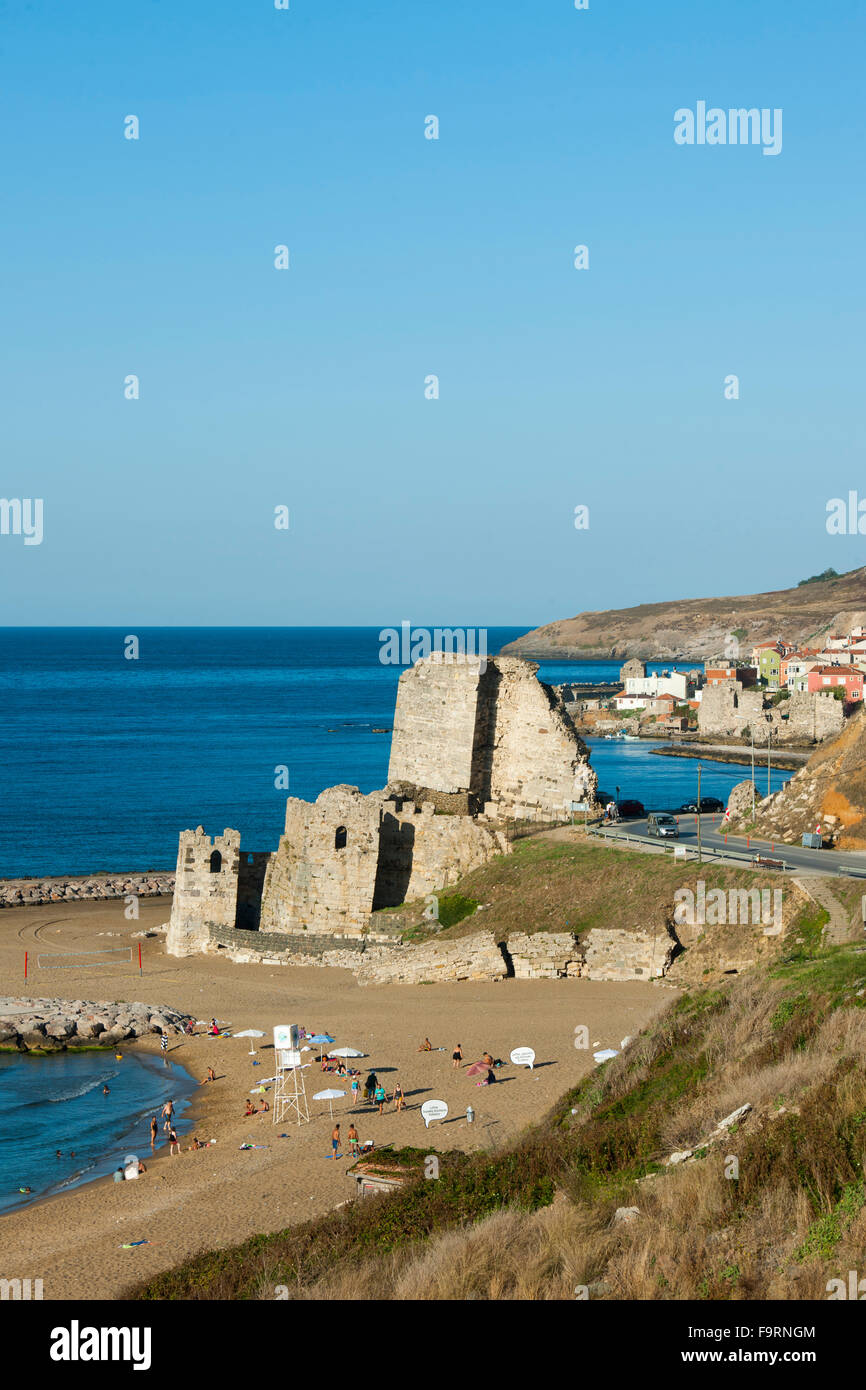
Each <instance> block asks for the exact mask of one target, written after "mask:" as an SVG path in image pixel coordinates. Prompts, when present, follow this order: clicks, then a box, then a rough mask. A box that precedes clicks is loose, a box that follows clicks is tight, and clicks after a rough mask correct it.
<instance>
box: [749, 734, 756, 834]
mask: <svg viewBox="0 0 866 1390" xmlns="http://www.w3.org/2000/svg"><path fill="white" fill-rule="evenodd" d="M749 733H750V734H751V737H752V821H753V822H754V819H755V731H754V729H749Z"/></svg>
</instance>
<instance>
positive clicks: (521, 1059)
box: [511, 1047, 535, 1071]
mask: <svg viewBox="0 0 866 1390" xmlns="http://www.w3.org/2000/svg"><path fill="white" fill-rule="evenodd" d="M511 1060H512V1062H513V1063H514V1065H515V1066H516V1067H529V1070H530V1071H532V1067H533V1064H534V1062H535V1053H534V1052H533V1050H532V1048H531V1047H515V1049H514V1051H513V1052H512V1054H511Z"/></svg>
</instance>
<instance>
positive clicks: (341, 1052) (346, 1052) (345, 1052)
mask: <svg viewBox="0 0 866 1390" xmlns="http://www.w3.org/2000/svg"><path fill="white" fill-rule="evenodd" d="M366 1055H367V1054H366V1052H359V1051H358V1049H357V1047H337V1048H335V1049H334V1051H333V1052H329V1053H328V1056H329V1057H366Z"/></svg>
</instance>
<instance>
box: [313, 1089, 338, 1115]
mask: <svg viewBox="0 0 866 1390" xmlns="http://www.w3.org/2000/svg"><path fill="white" fill-rule="evenodd" d="M345 1094H346V1092H345V1091H333V1090H332V1091H317V1092H316V1094H315V1095H314V1096H313V1100H326V1101H327V1102H328V1113H329V1115H330V1116H331V1119H332V1120H333V1118H334V1106H333V1102H334V1101H335V1100H340V1098H341V1097H342V1096H344V1095H345Z"/></svg>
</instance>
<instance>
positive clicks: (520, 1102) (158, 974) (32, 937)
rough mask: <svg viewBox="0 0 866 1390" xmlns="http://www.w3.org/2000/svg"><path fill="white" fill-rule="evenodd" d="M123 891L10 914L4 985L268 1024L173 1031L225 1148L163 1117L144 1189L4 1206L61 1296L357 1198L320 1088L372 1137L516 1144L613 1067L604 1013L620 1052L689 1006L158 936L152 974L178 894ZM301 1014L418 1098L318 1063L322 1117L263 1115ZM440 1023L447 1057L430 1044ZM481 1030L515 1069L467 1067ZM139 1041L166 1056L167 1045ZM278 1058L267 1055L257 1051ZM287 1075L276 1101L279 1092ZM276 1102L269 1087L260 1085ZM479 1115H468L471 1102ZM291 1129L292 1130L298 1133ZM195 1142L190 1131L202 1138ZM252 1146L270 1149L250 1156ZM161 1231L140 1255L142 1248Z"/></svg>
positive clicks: (637, 992)
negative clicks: (288, 1032)
mask: <svg viewBox="0 0 866 1390" xmlns="http://www.w3.org/2000/svg"><path fill="white" fill-rule="evenodd" d="M123 907H124V905H123V901H122V900H118V901H115V902H97V903H72V904H52V905H50V906H45V907H40V908H20V909H8V910H5V911H3V912H2V914H0V980H2V982H3V984H2V989H3V991H4V992H14V993H16V994H18V993H21V994H28V995H31V996H33V997H48V996H52V997H61V998H68V999H75V998H86V999H93V1000H102V999H105V1000H141V1001H144V1002H146V1003H153V1004H167V1005H171V1006H173V1007H175V1008H177V1009H180V1010H184V1011H186V1012H188V1013H191V1014H193V1015H194V1016H195V1017H197V1018H199V1019H205V1018H210V1017H211V1015H216V1017H217V1018H218V1019H220V1020H221V1021H223V1020H224V1021H225V1022H227V1023H230V1024H231V1025H232V1027H233V1028H234V1029H235V1030H238V1031H240V1030H243V1029H247V1028H260V1029H262V1030H264V1032H265V1035H266V1036H265V1037H264V1038H262V1039H259V1040H256V1042H255V1043H254V1044H253V1045H254V1046H255V1047H256V1048H257V1050H258V1053H257V1056H256V1057H255V1058H253V1057H251V1056H250V1055H249V1050H250V1046H251V1044H250V1041H249V1040H248V1039H241V1038H237V1039H235V1038H209V1037H207V1036H197V1037H195V1038H185V1039H180V1038H176V1039H172V1040H171V1043H170V1048H169V1056H170V1057H171V1060H172V1061H174V1062H177V1063H178V1064H179V1065H181V1066H183V1067H185V1068H186V1070H187V1071H189V1072H190V1074H191V1075H193V1076H194V1077H196V1078H197V1079H198V1080H201V1081H204V1078H205V1077H206V1075H207V1068H208V1067H209V1066H212V1067H213V1068H214V1070H215V1072H216V1075H217V1081H216V1082H215V1083H207V1084H204V1085H202V1086H201V1087H200V1089H199V1091H198V1092H197V1093H196V1096H195V1099H194V1104H193V1109H192V1110H191V1111H190V1112H188V1114H189V1115H191V1116H192V1117H193V1119H194V1127H193V1130H192V1133H193V1134H196V1135H197V1136H198V1137H199V1138H200V1139H202V1140H209V1139H216V1141H217V1143H216V1144H215V1145H212V1146H210V1147H209V1148H207V1149H206V1150H202V1151H198V1152H191V1153H190V1152H186V1151H184V1152H182V1153H181V1155H180V1156H179V1157H170V1156H169V1155H168V1152H167V1150H166V1149H163V1148H161V1147H158V1149H157V1152H156V1155H155V1156H152V1155H151V1153H150V1141H149V1135H148V1132H147V1126H146V1125H143V1126H142V1134H141V1139H140V1141H139V1144H138V1152H139V1154H140V1155H141V1156H142V1157H143V1158H144V1161H145V1163H146V1164H147V1168H148V1171H147V1173H146V1174H145V1175H144V1176H143V1177H142V1178H141V1179H140V1180H139V1181H138V1182H136V1183H130V1182H126V1183H122V1184H115V1183H113V1182H112V1181H111V1180H110V1179H100V1180H98V1181H97V1182H94V1183H89V1184H87V1185H85V1186H83V1187H81V1188H78V1189H76V1190H74V1191H71V1192H69V1193H66V1194H64V1195H62V1196H58V1197H52V1198H50V1199H47V1200H44V1201H41V1202H37V1203H35V1204H33V1205H32V1206H31V1207H29V1208H27V1209H25V1210H22V1211H16V1212H13V1213H10V1214H7V1215H5V1216H2V1217H0V1247H2V1251H3V1268H2V1270H0V1275H2V1276H3V1277H5V1278H13V1277H20V1278H28V1277H29V1278H41V1279H42V1280H43V1283H44V1296H45V1298H46V1299H63V1298H98V1299H107V1298H111V1297H113V1296H114V1295H116V1294H117V1293H118V1292H119V1290H121V1289H122V1288H123V1287H124V1286H128V1285H129V1284H131V1283H133V1282H136V1281H137V1280H139V1279H142V1278H144V1277H147V1276H149V1275H153V1274H155V1273H157V1272H158V1271H160V1270H163V1269H166V1268H168V1267H170V1266H172V1265H175V1264H177V1263H178V1262H180V1261H181V1260H183V1259H185V1258H187V1257H188V1256H190V1255H193V1254H195V1253H197V1252H199V1251H201V1250H206V1249H213V1248H215V1247H222V1246H227V1245H231V1244H234V1243H237V1242H239V1241H242V1240H244V1239H246V1238H247V1237H248V1236H251V1235H253V1234H255V1233H256V1232H270V1231H276V1230H280V1229H282V1228H283V1227H285V1226H287V1225H290V1224H292V1223H293V1222H298V1221H303V1220H306V1219H308V1218H309V1217H311V1216H316V1215H319V1214H321V1213H322V1212H325V1211H328V1210H330V1209H332V1208H334V1207H336V1206H338V1205H339V1204H340V1203H342V1202H345V1201H346V1200H349V1199H351V1198H352V1197H353V1194H354V1190H355V1185H354V1183H353V1182H352V1181H351V1180H350V1179H348V1178H347V1177H346V1169H347V1167H348V1166H349V1163H350V1162H351V1160H350V1158H349V1156H348V1153H347V1152H346V1153H345V1156H344V1157H343V1158H342V1159H341V1160H339V1161H337V1162H334V1160H333V1159H332V1157H331V1153H330V1135H331V1128H332V1122H331V1121H330V1119H329V1116H328V1104H327V1102H322V1101H314V1100H313V1099H312V1095H313V1093H314V1092H315V1091H318V1090H322V1089H324V1088H326V1087H335V1088H337V1089H344V1090H346V1092H347V1095H346V1097H345V1099H343V1100H340V1101H335V1102H334V1119H335V1120H339V1121H340V1123H341V1125H342V1132H343V1134H344V1135H345V1133H346V1131H347V1129H348V1127H349V1124H350V1123H351V1122H352V1120H353V1119H354V1121H355V1124H356V1126H357V1129H358V1132H359V1135H360V1138H361V1139H362V1140H364V1139H367V1138H373V1139H374V1140H375V1142H376V1144H377V1145H381V1144H387V1143H394V1144H396V1145H398V1146H400V1145H406V1144H412V1145H417V1146H422V1145H426V1144H429V1145H430V1147H431V1149H432V1148H436V1149H439V1150H447V1149H451V1148H458V1149H464V1150H469V1149H477V1148H482V1147H494V1146H496V1145H499V1144H502V1143H503V1142H508V1141H509V1140H510V1139H512V1138H514V1137H515V1136H516V1135H518V1134H519V1133H520V1131H521V1129H523V1128H524V1127H525V1126H526V1125H528V1124H530V1123H532V1122H533V1121H534V1120H536V1119H538V1118H540V1116H541V1115H543V1114H544V1113H545V1111H546V1110H547V1109H548V1108H549V1107H550V1106H551V1105H552V1104H553V1102H554V1101H555V1100H556V1099H557V1098H558V1097H559V1096H561V1095H562V1094H563V1092H565V1091H566V1090H567V1089H568V1088H569V1087H570V1086H571V1085H573V1084H574V1083H575V1082H576V1081H578V1080H579V1079H580V1077H581V1076H583V1075H585V1073H586V1072H587V1071H588V1070H589V1069H591V1068H592V1066H593V1065H594V1063H593V1059H592V1051H591V1050H590V1051H589V1052H587V1051H579V1050H577V1049H576V1048H575V1047H574V1045H573V1039H574V1031H575V1029H576V1028H577V1027H578V1026H579V1025H581V1024H585V1025H586V1026H587V1027H588V1028H589V1031H590V1039H591V1042H592V1044H593V1047H596V1048H600V1047H609V1046H613V1047H618V1046H619V1043H620V1040H621V1039H622V1038H623V1037H625V1036H626V1035H627V1034H635V1033H637V1032H638V1030H639V1029H640V1028H641V1027H642V1026H643V1025H644V1024H645V1023H646V1022H647V1020H648V1019H649V1018H650V1017H651V1016H652V1015H653V1014H655V1013H657V1012H659V1011H660V1010H661V1009H662V1008H664V1007H665V1006H666V1005H667V1004H668V1003H669V1002H670V1000H671V997H672V990H671V989H670V988H669V987H659V986H656V985H652V984H649V983H647V984H644V983H639V982H634V983H631V982H630V983H625V984H607V983H604V984H602V983H596V982H593V981H589V980H520V981H517V980H506V981H502V982H500V983H496V984H490V983H480V984H474V983H464V984H454V985H430V986H423V985H422V986H375V987H366V988H360V987H359V986H358V985H356V983H355V980H354V977H353V976H352V975H351V974H350V973H349V972H348V971H343V970H330V969H321V968H310V969H296V968H287V967H276V966H267V965H261V966H260V965H235V964H233V963H232V962H230V961H228V960H226V959H221V958H220V957H219V956H195V957H191V958H189V959H183V960H176V959H174V958H172V957H170V956H167V955H166V954H165V951H164V938H163V937H162V936H156V937H147V938H145V939H144V940H143V941H142V955H143V962H144V974H143V977H142V978H141V979H140V978H139V975H138V969H137V946H138V940H139V938H138V937H136V936H134V933H137V932H141V931H143V930H145V931H146V930H148V929H151V928H153V927H154V926H156V925H158V924H161V923H163V922H165V921H167V920H168V915H169V911H170V907H171V900H170V899H169V898H161V899H153V900H146V901H143V902H142V903H141V917H140V920H139V921H137V922H128V921H126V920H125V918H124V915H123ZM127 943H128V944H131V945H133V946H134V947H135V948H136V949H135V952H134V955H135V957H136V964H135V965H134V966H133V965H129V964H124V965H122V966H118V965H116V964H111V965H109V966H102V967H99V968H95V967H93V966H88V967H87V968H83V969H63V970H56V971H55V970H45V969H43V970H39V969H37V970H36V971H35V972H34V973H33V975H32V976H31V977H29V978H28V981H27V985H26V988H25V985H24V979H23V962H24V951H25V949H27V950H28V951H29V952H30V953H31V963H32V961H33V957H34V955H35V954H36V953H37V952H40V951H42V952H46V951H84V950H95V949H100V948H102V949H104V948H107V947H115V946H122V945H125V944H127ZM278 1023H299V1024H301V1025H303V1026H305V1027H306V1028H307V1029H308V1030H309V1031H311V1032H314V1031H319V1030H322V1031H328V1032H330V1033H331V1034H332V1035H333V1036H334V1038H335V1040H336V1041H335V1044H334V1045H335V1046H337V1047H339V1046H349V1047H357V1048H359V1049H361V1050H362V1051H363V1052H364V1053H366V1054H367V1056H366V1057H365V1058H364V1059H363V1060H362V1061H359V1062H358V1063H357V1064H356V1065H358V1066H359V1067H360V1068H362V1069H363V1070H362V1076H364V1075H366V1072H367V1070H368V1069H369V1068H371V1067H372V1068H374V1069H375V1070H376V1072H377V1074H378V1075H379V1076H380V1077H381V1078H382V1081H383V1084H384V1085H385V1087H386V1089H387V1090H388V1091H389V1092H390V1091H391V1090H393V1086H394V1082H395V1081H397V1080H398V1079H399V1081H400V1082H401V1083H402V1086H403V1088H404V1091H405V1093H406V1097H407V1108H406V1109H405V1111H403V1112H402V1113H401V1114H398V1113H396V1112H395V1111H394V1109H393V1106H389V1107H388V1108H387V1110H386V1113H385V1114H384V1115H382V1116H379V1115H378V1114H377V1113H376V1112H375V1111H374V1110H373V1109H372V1108H371V1107H364V1106H363V1105H361V1106H359V1107H357V1109H355V1110H353V1108H352V1103H351V1097H350V1094H349V1083H348V1081H346V1080H344V1079H341V1078H337V1077H335V1076H334V1075H333V1074H331V1075H330V1076H325V1075H323V1074H322V1072H321V1071H320V1069H319V1067H318V1066H317V1065H314V1066H311V1067H310V1068H309V1069H307V1070H306V1071H305V1078H306V1089H307V1096H308V1100H309V1107H310V1116H311V1123H310V1124H308V1125H302V1126H298V1125H297V1124H293V1123H290V1122H288V1121H284V1122H282V1123H280V1124H278V1125H275V1124H273V1123H272V1119H271V1115H270V1114H263V1115H260V1116H256V1117H255V1118H252V1119H245V1118H243V1110H244V1103H245V1100H246V1097H247V1096H248V1095H250V1090H251V1088H252V1087H253V1086H255V1085H256V1084H257V1082H258V1079H259V1078H264V1077H269V1076H272V1075H273V1071H274V1066H273V1050H272V1046H271V1030H272V1028H273V1027H274V1025H275V1024H278ZM426 1036H429V1038H430V1040H431V1042H432V1043H433V1046H434V1047H435V1048H441V1049H443V1050H441V1051H434V1052H432V1053H425V1052H419V1051H418V1050H417V1049H418V1046H419V1044H420V1043H421V1042H422V1041H423V1039H424V1038H425V1037H426ZM458 1041H459V1042H460V1043H462V1046H463V1056H464V1059H465V1061H466V1062H471V1061H473V1060H475V1059H476V1058H478V1057H479V1056H480V1054H481V1053H482V1051H483V1050H484V1049H489V1050H490V1051H491V1052H492V1053H493V1055H494V1056H495V1057H502V1058H503V1059H504V1060H505V1062H506V1066H505V1067H504V1068H503V1069H502V1071H501V1072H499V1073H498V1075H499V1077H500V1081H499V1083H498V1084H496V1085H494V1086H489V1087H487V1086H485V1087H478V1086H476V1084H475V1082H474V1079H472V1078H468V1077H467V1076H466V1075H465V1072H464V1071H463V1070H460V1071H454V1070H452V1066H451V1052H452V1049H453V1047H454V1044H455V1043H456V1042H458ZM519 1045H528V1046H531V1047H533V1048H534V1049H535V1052H536V1057H537V1062H536V1067H535V1069H534V1070H533V1071H529V1070H527V1069H525V1068H516V1067H513V1066H511V1065H510V1064H509V1063H508V1054H509V1053H510V1051H511V1050H512V1048H514V1047H516V1046H519ZM131 1046H136V1047H147V1048H149V1049H150V1050H152V1051H155V1052H158V1051H159V1042H158V1040H157V1039H155V1038H154V1039H153V1040H150V1041H146V1042H141V1043H136V1044H124V1048H125V1050H129V1049H130V1047H131ZM254 1061H257V1062H258V1063H259V1066H258V1067H254V1066H253V1065H252V1064H253V1062H254ZM272 1092H273V1088H272V1087H271V1088H269V1092H268V1096H267V1099H268V1100H271V1099H272ZM434 1098H435V1099H439V1100H444V1101H446V1102H447V1104H448V1106H449V1112H450V1113H449V1117H448V1119H447V1120H446V1121H445V1122H444V1123H442V1124H436V1125H434V1126H433V1127H431V1129H430V1130H429V1131H428V1130H425V1127H424V1122H423V1120H422V1119H421V1116H420V1112H419V1107H420V1105H421V1103H422V1102H423V1101H424V1100H428V1099H434ZM255 1100H256V1103H258V1097H256V1098H255ZM470 1104H471V1105H472V1106H473V1108H474V1109H475V1112H476V1121H475V1123H474V1125H469V1124H467V1121H466V1118H465V1115H466V1107H467V1105H470ZM283 1132H285V1134H286V1135H287V1136H288V1137H286V1138H280V1137H278V1136H279V1134H281V1133H283ZM189 1142H190V1140H189V1139H185V1140H184V1141H183V1145H184V1150H185V1148H186V1145H187V1144H188V1143H189ZM244 1142H252V1143H256V1144H263V1145H265V1146H266V1147H264V1148H261V1149H251V1150H241V1149H240V1145H241V1144H243V1143H244ZM137 1240H147V1241H149V1242H151V1243H150V1244H148V1245H142V1246H138V1247H136V1248H135V1249H129V1250H125V1249H123V1248H122V1246H123V1245H124V1244H126V1243H129V1242H133V1241H137Z"/></svg>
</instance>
